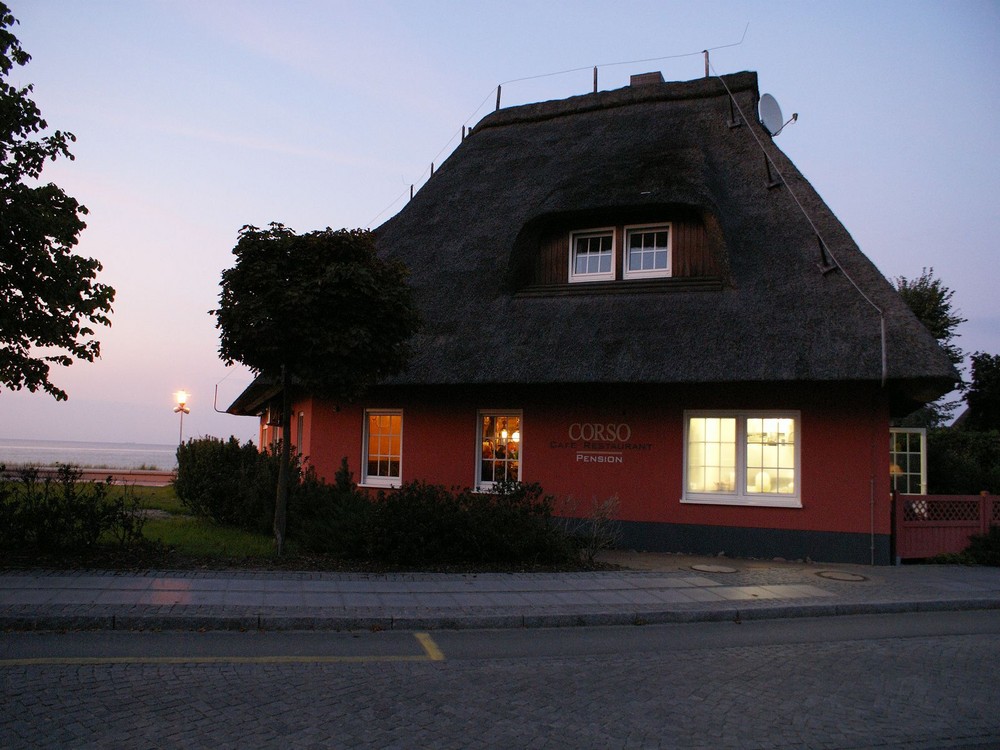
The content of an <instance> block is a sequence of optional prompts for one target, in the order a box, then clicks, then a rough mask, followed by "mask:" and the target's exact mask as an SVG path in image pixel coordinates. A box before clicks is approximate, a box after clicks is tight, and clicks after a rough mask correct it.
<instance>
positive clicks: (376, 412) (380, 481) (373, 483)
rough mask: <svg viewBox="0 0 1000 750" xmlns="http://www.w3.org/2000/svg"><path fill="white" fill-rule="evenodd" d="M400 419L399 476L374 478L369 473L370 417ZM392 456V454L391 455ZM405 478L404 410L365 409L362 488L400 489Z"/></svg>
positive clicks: (362, 440)
mask: <svg viewBox="0 0 1000 750" xmlns="http://www.w3.org/2000/svg"><path fill="white" fill-rule="evenodd" d="M382 416H387V417H396V416H398V417H399V461H398V470H399V475H398V476H395V477H392V476H386V477H381V476H372V475H370V474H369V473H368V457H369V455H370V454H369V452H368V443H369V432H368V423H369V418H370V417H382ZM389 455H390V456H391V455H392V454H389ZM402 477H403V410H402V409H365V411H364V425H363V428H362V437H361V486H362V487H399V486H400V484H402Z"/></svg>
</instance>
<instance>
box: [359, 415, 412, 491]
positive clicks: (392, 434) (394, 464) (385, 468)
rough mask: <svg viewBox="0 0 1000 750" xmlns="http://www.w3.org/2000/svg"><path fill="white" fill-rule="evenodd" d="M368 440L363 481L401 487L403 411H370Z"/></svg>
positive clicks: (366, 434) (380, 485)
mask: <svg viewBox="0 0 1000 750" xmlns="http://www.w3.org/2000/svg"><path fill="white" fill-rule="evenodd" d="M364 441H365V442H364V445H365V457H364V461H363V462H362V466H363V467H364V476H363V477H362V482H361V483H362V484H366V485H373V486H377V487H393V486H398V485H399V484H400V481H399V478H400V464H401V460H402V454H403V412H401V411H375V410H366V411H365V437H364Z"/></svg>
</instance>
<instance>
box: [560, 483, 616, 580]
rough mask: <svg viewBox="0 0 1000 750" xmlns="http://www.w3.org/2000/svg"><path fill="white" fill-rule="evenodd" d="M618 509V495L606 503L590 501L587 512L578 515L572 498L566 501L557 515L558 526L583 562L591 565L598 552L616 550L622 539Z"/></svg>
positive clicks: (595, 500)
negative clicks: (558, 516)
mask: <svg viewBox="0 0 1000 750" xmlns="http://www.w3.org/2000/svg"><path fill="white" fill-rule="evenodd" d="M620 507H621V501H619V499H618V496H617V495H612V496H611V497H609V498H608V499H607V500H598V499H597V498H596V497H595V498H594V499H593V500H592V501H591V504H590V510H589V512H588V513H587V514H586V515H584V516H581V515H580V508H579V506H578V504H577V502H576V501H575V500H574V499H573V498H567V499H566V500H565V501H564V503H563V507H562V512H561V513H560V518H559V523H560V524H561V525H562V528H563V530H564V531H565V532H566V534H567V535H568V536H569V538H570V539H571V540H572V542H573V544H574V546H575V547H576V548H577V550H578V551H579V554H580V556H581V557H582V558H583V559H584V560H586V562H588V563H590V564H593V563H594V559H595V558H596V557H597V553H598V552H600V551H601V550H605V549H615V548H616V547H618V546H619V545H620V544H621V542H622V539H623V537H624V532H623V531H622V525H621V521H619V520H618V510H619V508H620Z"/></svg>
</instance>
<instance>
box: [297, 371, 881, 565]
mask: <svg viewBox="0 0 1000 750" xmlns="http://www.w3.org/2000/svg"><path fill="white" fill-rule="evenodd" d="M500 393H502V394H503V396H500V395H498V394H500ZM366 407H367V408H380V409H381V408H393V409H397V408H398V409H402V410H403V455H402V479H403V481H410V480H416V479H420V480H424V481H427V482H431V483H436V484H443V485H445V486H471V485H472V484H473V483H474V481H475V470H476V462H477V461H478V460H479V456H478V453H477V451H478V446H477V432H476V430H477V412H478V410H480V409H511V410H520V411H521V412H522V414H523V422H522V429H521V472H522V474H521V478H522V480H524V481H528V482H539V483H540V484H541V485H542V487H543V488H544V490H545V492H546V493H548V494H552V495H554V496H555V497H556V500H557V507H558V509H559V510H560V512H561V513H562V514H564V515H571V516H586V515H587V513H588V512H589V509H590V508H591V507H592V503H593V502H594V501H595V500H596V501H602V500H605V499H607V498H609V497H611V496H617V497H618V499H619V502H620V506H619V514H618V515H619V518H620V520H622V521H623V522H624V527H625V531H626V535H627V543H628V544H629V545H630V546H634V547H636V548H640V549H651V550H660V551H676V552H698V553H717V552H720V551H725V552H727V553H730V554H737V555H751V556H767V557H774V556H780V557H786V558H804V557H810V558H812V559H816V560H825V561H834V560H851V561H854V562H869V561H870V560H871V559H872V557H873V556H874V558H875V559H876V561H877V562H885V563H888V562H889V561H890V560H889V534H890V528H891V520H890V506H889V490H890V487H889V474H888V465H889V463H888V462H889V441H888V424H889V414H888V407H887V400H886V397H885V395H884V392H882V391H880V390H879V389H877V388H876V387H874V386H864V385H843V384H841V385H838V384H830V385H818V384H811V385H808V386H796V385H790V384H783V385H780V386H768V385H729V386H713V387H678V386H657V387H652V386H644V387H639V386H614V387H612V386H561V387H546V388H542V387H535V388H504V389H503V390H502V391H499V390H497V389H495V388H494V389H487V388H483V389H481V390H477V389H474V388H461V389H460V388H453V389H446V388H425V389H412V390H393V389H383V390H381V391H379V392H376V393H374V394H372V395H370V396H369V397H367V398H366V399H365V400H364V402H363V403H358V404H350V405H340V406H335V405H333V404H330V403H326V402H322V401H303V402H300V403H297V404H296V407H295V408H296V412H298V411H299V410H300V409H301V410H305V411H306V421H305V435H306V440H305V446H306V450H305V451H304V452H305V453H306V454H307V455H308V456H309V460H310V461H311V462H312V464H313V465H314V466H315V467H316V469H317V470H318V472H319V473H320V475H322V476H324V477H326V478H327V479H332V478H333V474H334V472H335V471H336V469H337V467H338V466H339V464H340V460H341V457H342V456H346V457H347V459H348V464H349V467H350V469H351V471H352V472H353V473H354V475H355V479H358V478H359V477H360V475H361V462H362V448H363V446H362V436H363V426H364V410H365V408H366ZM705 409H741V410H748V409H750V410H795V411H798V412H799V413H800V425H799V436H798V439H799V441H800V445H801V448H800V450H801V454H800V464H801V474H800V480H799V481H800V484H801V503H802V507H801V508H785V507H780V508H775V507H748V506H733V505H703V504H689V503H682V502H681V497H682V494H683V483H684V412H685V410H705ZM581 424H585V425H592V424H598V425H604V426H605V427H606V426H607V425H616V426H620V425H626V426H627V430H626V429H618V431H619V433H620V434H622V435H624V434H628V439H627V441H626V442H623V443H618V444H615V445H613V446H608V445H595V444H594V442H595V441H586V440H580V439H574V437H577V438H578V433H579V428H575V433H574V432H573V431H572V430H571V428H572V427H573V426H574V425H581ZM606 429H609V428H607V427H606ZM596 442H600V441H596ZM605 442H606V441H605ZM609 447H611V448H613V450H611V451H610V454H613V458H612V459H611V460H609V461H607V462H603V463H598V462H594V461H589V460H586V459H585V458H583V457H584V456H587V455H592V454H589V453H588V451H591V450H595V449H596V450H597V451H598V453H599V452H600V451H601V450H603V449H607V448H609ZM593 455H596V454H593Z"/></svg>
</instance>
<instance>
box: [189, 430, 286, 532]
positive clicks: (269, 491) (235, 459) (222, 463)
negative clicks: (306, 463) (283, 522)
mask: <svg viewBox="0 0 1000 750" xmlns="http://www.w3.org/2000/svg"><path fill="white" fill-rule="evenodd" d="M279 455H280V453H279V451H275V452H274V453H270V452H268V451H266V450H265V451H258V450H257V446H255V445H254V444H253V443H251V442H250V441H247V442H246V443H245V444H244V445H240V442H239V440H237V439H236V438H235V437H231V438H229V440H225V441H223V440H220V439H219V438H214V437H202V438H192V439H190V440H188V441H187V443H185V444H183V445H181V446H179V447H178V448H177V478H176V479H175V480H174V491H175V492H176V493H177V497H178V498H180V500H181V502H182V503H183V504H184V506H185V507H186V508H187V509H188V510H190V511H191V513H192V514H194V515H196V516H201V517H203V518H209V519H211V520H212V521H215V522H216V523H218V524H223V525H228V526H236V527H237V528H241V529H246V530H247V531H257V532H261V533H267V532H269V531H270V528H271V524H272V521H273V519H274V497H275V491H276V488H277V482H278V460H279ZM300 473H301V470H300V467H299V460H298V458H297V457H296V459H295V460H294V463H293V467H292V481H293V483H294V482H295V481H297V479H298V477H299V475H300Z"/></svg>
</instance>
